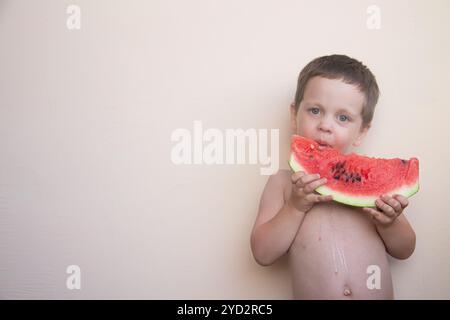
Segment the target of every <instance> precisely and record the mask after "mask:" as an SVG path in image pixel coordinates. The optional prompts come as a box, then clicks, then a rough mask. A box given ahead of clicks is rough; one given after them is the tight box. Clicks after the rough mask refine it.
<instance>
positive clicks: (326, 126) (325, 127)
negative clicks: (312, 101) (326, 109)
mask: <svg viewBox="0 0 450 320" xmlns="http://www.w3.org/2000/svg"><path fill="white" fill-rule="evenodd" d="M319 130H320V131H323V132H331V124H330V123H329V121H327V120H322V121H321V122H320V123H319Z"/></svg>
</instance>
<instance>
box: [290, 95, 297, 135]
mask: <svg viewBox="0 0 450 320" xmlns="http://www.w3.org/2000/svg"><path fill="white" fill-rule="evenodd" d="M290 114H291V116H290V122H291V130H292V132H293V133H294V134H296V133H297V111H296V110H295V103H294V102H292V103H291V106H290Z"/></svg>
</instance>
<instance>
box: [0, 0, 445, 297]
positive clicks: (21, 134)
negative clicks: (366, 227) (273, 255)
mask: <svg viewBox="0 0 450 320" xmlns="http://www.w3.org/2000/svg"><path fill="white" fill-rule="evenodd" d="M70 4H76V5H79V6H80V8H81V29H80V30H68V29H67V28H66V20H67V18H68V16H69V15H68V14H67V13H66V8H67V6H68V5H70ZM373 4H374V5H377V6H378V7H379V8H380V10H381V29H379V30H371V29H368V28H367V26H366V21H367V19H368V17H369V15H368V14H367V12H366V10H367V8H368V7H369V6H370V5H373ZM449 39H450V2H449V1H447V0H441V1H438V0H435V1H419V0H417V1H405V0H403V1H402V0H399V1H375V2H374V1H360V0H352V1H350V0H348V1H260V0H251V1H240V0H227V1H210V0H191V1H181V0H180V1H162V0H159V1H124V0H123V1H106V0H102V1H100V0H97V1H87V0H85V1H81V0H72V1H60V0H54V1H49V0H45V1H43V0H41V1H25V0H20V1H19V0H14V1H13V0H2V1H0V46H1V48H0V298H4V299H5V298H6V299H23V298H32V299H34V298H44V299H47V298H63V299H78V298H87V299H90V298H106V299H107V298H125V299H128V298H149V299H160V298H170V299H185V298H187V299H198V298H199V299H204V298H210V299H222V298H224V299H227V298H235V299H241V298H242V299H244V298H250V299H259V298H273V299H279V298H280V299H285V298H286V299H289V298H291V297H292V294H291V284H290V278H289V273H288V270H287V264H286V259H281V260H280V261H279V262H277V263H276V264H274V265H273V266H270V267H261V266H259V265H257V264H256V262H255V261H254V260H253V257H252V255H251V250H250V244H249V237H250V231H251V228H252V225H253V222H254V219H255V215H256V210H257V207H258V203H259V198H260V195H261V192H262V189H263V187H264V185H265V183H266V181H267V176H261V175H260V174H259V168H260V166H259V165H222V166H221V165H210V166H208V165H196V166H194V165H191V166H189V165H181V166H176V165H174V164H173V163H172V162H171V159H170V153H171V149H172V147H173V146H174V143H173V142H172V141H171V140H170V137H171V133H172V132H173V130H175V129H177V128H187V129H189V130H192V129H193V121H194V120H200V121H202V124H203V126H204V127H205V128H217V129H219V130H225V129H228V128H243V129H248V128H256V129H276V128H278V129H279V130H280V163H281V164H282V165H281V166H282V168H286V165H285V164H286V160H287V153H288V146H289V135H290V131H289V127H288V124H289V123H288V115H289V113H288V111H289V109H288V108H289V104H290V102H291V101H292V99H293V97H294V93H295V89H296V81H297V76H298V73H299V72H300V70H301V69H302V68H303V67H304V65H305V64H306V63H308V62H309V61H310V60H311V59H313V58H315V57H318V56H321V55H326V54H333V53H341V54H347V55H349V56H351V57H354V58H356V59H358V60H361V61H363V62H364V63H365V64H366V65H367V66H369V68H370V69H371V70H372V71H373V73H374V74H375V75H376V77H377V80H378V83H379V86H380V89H381V98H380V102H379V105H378V107H377V109H376V113H375V118H374V122H373V127H372V129H371V131H370V132H369V135H368V137H367V139H366V141H365V142H364V144H363V146H362V147H361V148H360V149H358V150H357V151H358V152H360V153H363V154H368V155H371V156H378V157H404V158H407V157H412V156H416V157H418V158H419V159H420V165H421V167H420V174H421V179H420V182H421V189H420V192H419V193H418V194H417V195H415V196H414V197H413V198H411V199H410V200H411V201H410V203H411V204H410V207H409V208H408V209H407V211H406V214H407V216H408V218H409V220H410V221H411V223H412V225H413V227H414V228H415V230H416V233H417V247H416V251H415V253H414V255H413V256H412V257H411V258H410V259H408V260H404V261H399V260H395V259H391V260H390V261H391V265H392V272H393V279H394V286H395V294H396V297H397V298H399V299H410V298H423V299H431V298H438V299H449V298H450V271H449V270H450V265H449V264H450V250H449V249H448V248H449V244H450V214H449V209H448V199H449V197H448V191H447V190H446V189H445V188H444V186H445V185H446V184H450V179H449V177H450V169H449V167H448V166H447V165H448V164H450V151H449V144H448V137H450V125H449V119H450V107H449V106H450V90H449V89H448V86H449V83H450V61H449V57H450V41H449ZM72 264H75V265H79V266H80V268H81V286H82V288H81V290H68V289H67V288H66V278H67V277H68V275H67V274H66V268H67V266H68V265H72Z"/></svg>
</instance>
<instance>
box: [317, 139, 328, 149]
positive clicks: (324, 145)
mask: <svg viewBox="0 0 450 320" xmlns="http://www.w3.org/2000/svg"><path fill="white" fill-rule="evenodd" d="M317 143H318V144H319V149H320V150H323V149H325V148H332V146H330V145H329V144H328V143H326V142H324V141H317Z"/></svg>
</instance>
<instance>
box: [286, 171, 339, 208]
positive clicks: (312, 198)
mask: <svg viewBox="0 0 450 320" xmlns="http://www.w3.org/2000/svg"><path fill="white" fill-rule="evenodd" d="M291 182H292V192H291V197H290V198H289V200H288V203H289V204H290V205H291V206H293V207H294V208H296V209H297V210H299V211H301V212H304V213H306V212H308V211H309V210H310V209H311V208H312V206H313V205H314V204H315V203H318V202H327V201H331V200H333V196H332V195H328V196H322V195H320V194H317V193H314V190H315V189H316V188H318V187H320V186H321V185H324V184H326V183H327V179H326V178H320V175H319V174H306V173H305V172H303V171H298V172H295V173H293V174H292V176H291Z"/></svg>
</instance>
